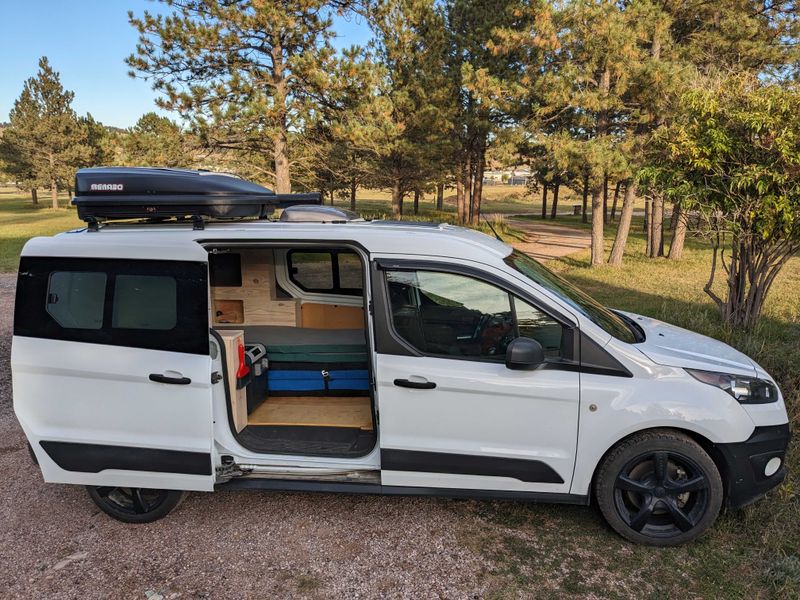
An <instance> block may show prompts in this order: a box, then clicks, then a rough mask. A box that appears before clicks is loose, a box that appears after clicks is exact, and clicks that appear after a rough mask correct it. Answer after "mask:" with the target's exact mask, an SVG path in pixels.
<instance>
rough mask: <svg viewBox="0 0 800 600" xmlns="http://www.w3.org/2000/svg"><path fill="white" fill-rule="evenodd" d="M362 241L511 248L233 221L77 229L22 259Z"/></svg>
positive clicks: (394, 247) (451, 233) (161, 255)
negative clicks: (211, 245) (195, 225)
mask: <svg viewBox="0 0 800 600" xmlns="http://www.w3.org/2000/svg"><path fill="white" fill-rule="evenodd" d="M248 241H252V242H257V241H269V242H283V241H285V242H287V243H289V242H301V241H303V242H315V241H319V242H322V243H333V242H341V243H348V242H350V243H357V244H359V245H361V246H363V247H364V248H365V249H366V250H367V251H368V252H370V253H374V254H404V255H418V256H428V257H430V256H437V257H439V256H440V257H448V258H461V259H467V260H476V261H479V262H480V261H486V260H487V259H489V260H498V259H502V258H504V257H506V256H508V254H510V253H511V246H509V245H508V244H506V243H504V242H501V241H499V240H497V239H495V238H493V237H490V236H488V235H485V234H483V233H480V232H478V231H475V230H472V229H465V228H463V227H456V226H453V225H448V224H444V223H443V224H439V225H435V224H430V223H418V222H393V221H362V222H359V221H351V222H347V223H282V222H275V221H234V222H229V223H208V224H207V225H206V226H205V229H201V230H196V229H193V227H192V224H191V223H168V224H167V223H164V224H114V225H110V226H106V227H101V228H100V230H99V231H89V230H87V229H76V230H72V231H69V232H65V233H61V234H57V235H55V236H53V237H37V238H33V239H31V240H30V241H29V242H28V243H27V244H26V245H25V247H24V248H23V250H22V256H70V257H85V258H139V259H161V260H198V259H201V258H202V257H203V256H204V255H205V250H204V249H203V248H202V247H201V246H199V245H198V244H206V243H215V242H219V243H224V242H231V243H234V242H248Z"/></svg>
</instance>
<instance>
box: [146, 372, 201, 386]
mask: <svg viewBox="0 0 800 600" xmlns="http://www.w3.org/2000/svg"><path fill="white" fill-rule="evenodd" d="M150 381H155V382H156V383H171V384H172V385H189V384H190V383H192V380H191V379H189V378H188V377H170V376H169V375H162V374H161V373H150Z"/></svg>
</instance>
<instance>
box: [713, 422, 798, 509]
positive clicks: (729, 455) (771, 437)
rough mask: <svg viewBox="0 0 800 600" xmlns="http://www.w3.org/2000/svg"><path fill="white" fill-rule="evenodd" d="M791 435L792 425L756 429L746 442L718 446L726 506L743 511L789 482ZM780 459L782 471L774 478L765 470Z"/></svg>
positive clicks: (716, 448)
mask: <svg viewBox="0 0 800 600" xmlns="http://www.w3.org/2000/svg"><path fill="white" fill-rule="evenodd" d="M790 436H791V432H790V430H789V424H788V423H786V424H784V425H770V426H767V427H756V428H755V430H754V431H753V435H751V436H750V437H749V438H748V439H747V440H746V441H744V442H736V443H732V444H714V451H715V454H716V458H717V459H718V462H719V463H721V466H722V467H723V468H722V472H721V473H720V474H721V475H722V479H723V483H724V485H725V492H726V505H727V506H728V507H729V508H741V507H742V506H747V505H748V504H750V503H752V502H755V501H756V500H758V499H759V498H761V497H762V496H764V494H766V493H767V492H768V491H769V490H771V489H772V488H774V487H777V486H778V485H780V484H781V482H783V480H784V479H785V478H786V464H785V458H786V448H787V446H788V445H789V438H790ZM775 457H778V458H780V460H781V465H780V468H779V469H778V470H777V471H776V472H775V473H774V474H772V475H769V476H767V475H765V474H764V469H765V468H766V465H767V462H769V461H770V459H772V458H775Z"/></svg>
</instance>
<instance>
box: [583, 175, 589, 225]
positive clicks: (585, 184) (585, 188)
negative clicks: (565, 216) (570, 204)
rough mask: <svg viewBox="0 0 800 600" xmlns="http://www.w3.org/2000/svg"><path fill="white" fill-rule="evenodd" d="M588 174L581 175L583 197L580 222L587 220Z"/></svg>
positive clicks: (586, 221)
mask: <svg viewBox="0 0 800 600" xmlns="http://www.w3.org/2000/svg"><path fill="white" fill-rule="evenodd" d="M588 204H589V176H588V175H584V176H583V199H582V205H581V222H583V223H588V222H589V214H588V212H589V207H588Z"/></svg>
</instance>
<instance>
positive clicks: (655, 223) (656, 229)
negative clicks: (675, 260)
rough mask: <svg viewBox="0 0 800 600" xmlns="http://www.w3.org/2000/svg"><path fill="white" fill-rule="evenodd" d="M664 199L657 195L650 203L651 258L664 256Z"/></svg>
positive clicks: (649, 245) (649, 246)
mask: <svg viewBox="0 0 800 600" xmlns="http://www.w3.org/2000/svg"><path fill="white" fill-rule="evenodd" d="M663 220H664V198H663V197H662V196H661V195H660V194H655V195H654V196H653V200H652V202H651V203H650V243H649V244H648V248H649V250H650V253H649V254H648V256H650V258H655V257H657V256H663V248H664V246H663V244H662V242H663V240H662V227H663V225H664V221H663Z"/></svg>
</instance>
